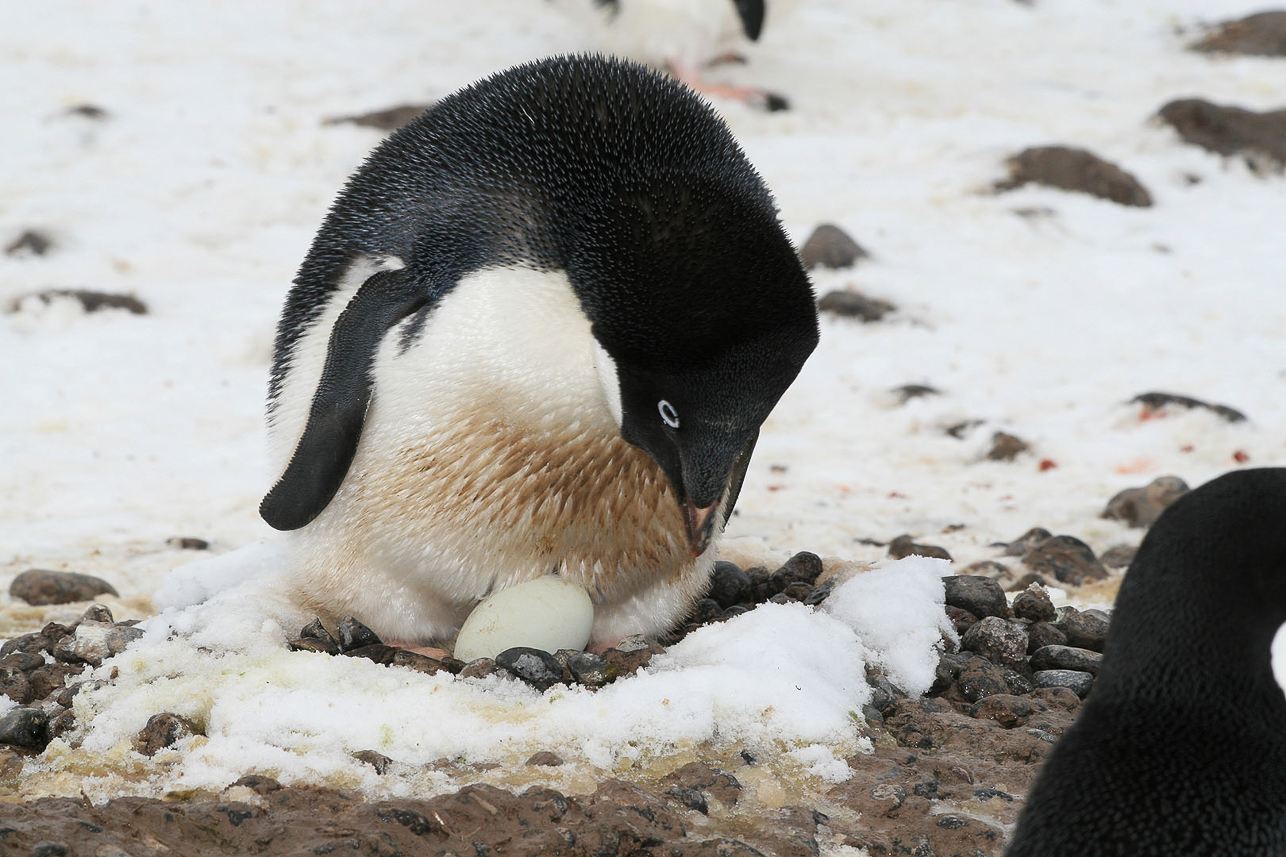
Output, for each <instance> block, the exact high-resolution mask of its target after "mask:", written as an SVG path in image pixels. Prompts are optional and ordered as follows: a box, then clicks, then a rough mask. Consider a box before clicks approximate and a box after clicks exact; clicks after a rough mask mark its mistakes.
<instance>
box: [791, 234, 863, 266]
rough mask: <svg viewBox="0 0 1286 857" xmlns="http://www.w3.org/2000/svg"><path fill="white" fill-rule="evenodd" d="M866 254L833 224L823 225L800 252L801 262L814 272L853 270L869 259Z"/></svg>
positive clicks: (809, 238) (809, 237)
mask: <svg viewBox="0 0 1286 857" xmlns="http://www.w3.org/2000/svg"><path fill="white" fill-rule="evenodd" d="M870 256H871V254H870V253H868V252H866V250H864V249H863V248H862V246H861V245H859V244H858V243H857V242H856V241H854V240H853V239H852V238H851V237H849V235H848V233H847V232H845V231H844V230H843V229H840V228H839V227H838V226H836V225H835V224H833V223H823V224H821V225H819V226H818V227H817V228H816V229H814V230H813V234H812V235H810V236H808V240H807V241H805V242H804V246H803V247H801V248H800V250H799V260H800V261H801V262H803V263H804V267H805V268H807V269H808V270H810V271H811V270H812V269H813V268H816V267H819V266H820V267H822V268H832V269H840V268H851V267H853V266H854V265H856V264H857V263H858V262H859V261H860V260H862V259H869V258H870Z"/></svg>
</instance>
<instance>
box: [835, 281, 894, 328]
mask: <svg viewBox="0 0 1286 857" xmlns="http://www.w3.org/2000/svg"><path fill="white" fill-rule="evenodd" d="M817 308H818V309H819V310H821V311H822V312H829V313H832V314H834V315H839V316H844V317H846V318H856V319H858V320H859V321H862V322H865V323H867V324H870V323H872V322H876V321H879V320H880V319H882V318H884V316H886V315H888V314H889V313H891V312H893V311H894V310H896V309H897V307H896V306H894V305H893V304H891V303H889V302H888V301H885V300H880V299H879V298H872V297H868V296H867V295H864V294H862V293H861V292H854V291H850V290H848V289H835V290H834V291H830V292H827V293H826V294H825V295H824V296H823V297H822V299H821V300H820V301H818V302H817Z"/></svg>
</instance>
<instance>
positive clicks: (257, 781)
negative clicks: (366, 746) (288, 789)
mask: <svg viewBox="0 0 1286 857" xmlns="http://www.w3.org/2000/svg"><path fill="white" fill-rule="evenodd" d="M363 752H368V751H363ZM235 786H243V787H245V788H248V789H250V790H251V791H252V792H254V793H255V794H258V795H267V794H272V793H273V792H279V791H281V789H282V785H281V783H279V782H277V781H276V780H274V779H273V778H272V777H267V776H264V775H262V774H246V775H245V776H244V777H241V778H240V779H238V780H237V781H236V782H235V783H233V784H232V785H231V786H229V787H228V788H233V787H235Z"/></svg>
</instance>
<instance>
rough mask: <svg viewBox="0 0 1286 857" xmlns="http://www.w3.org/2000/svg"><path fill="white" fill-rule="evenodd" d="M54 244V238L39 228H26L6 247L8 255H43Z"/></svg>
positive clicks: (5, 250)
mask: <svg viewBox="0 0 1286 857" xmlns="http://www.w3.org/2000/svg"><path fill="white" fill-rule="evenodd" d="M53 246H54V240H53V239H52V238H50V237H49V235H48V234H47V233H44V232H41V231H40V230H38V229H24V230H22V232H21V233H20V234H19V235H18V237H17V238H15V239H13V240H12V241H10V242H9V243H8V244H6V245H5V247H4V252H5V255H6V256H43V255H45V254H46V253H48V252H49V250H50V248H52V247H53Z"/></svg>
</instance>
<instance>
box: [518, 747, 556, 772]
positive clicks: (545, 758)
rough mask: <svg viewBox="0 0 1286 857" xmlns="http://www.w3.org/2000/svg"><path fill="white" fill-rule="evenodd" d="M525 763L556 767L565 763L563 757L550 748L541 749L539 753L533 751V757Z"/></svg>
mask: <svg viewBox="0 0 1286 857" xmlns="http://www.w3.org/2000/svg"><path fill="white" fill-rule="evenodd" d="M525 764H528V765H532V766H543V767H549V768H556V767H558V766H559V765H561V764H563V757H562V756H559V755H558V754H556V753H551V752H549V751H548V750H541V751H540V752H538V753H533V754H532V756H531V758H529V759H528V760H527V761H526V762H525Z"/></svg>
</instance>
